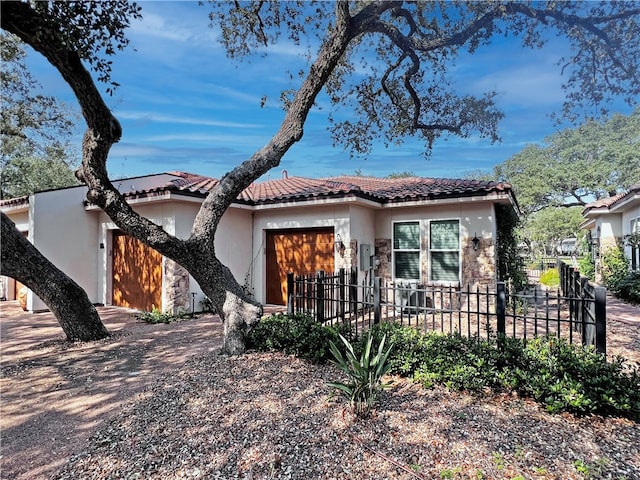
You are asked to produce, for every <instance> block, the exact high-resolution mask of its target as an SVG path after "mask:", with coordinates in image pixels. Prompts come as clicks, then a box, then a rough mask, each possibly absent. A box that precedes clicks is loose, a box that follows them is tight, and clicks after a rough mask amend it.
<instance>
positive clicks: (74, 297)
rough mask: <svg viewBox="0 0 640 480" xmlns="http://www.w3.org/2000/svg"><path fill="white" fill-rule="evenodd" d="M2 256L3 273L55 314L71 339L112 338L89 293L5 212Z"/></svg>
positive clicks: (1, 245) (0, 251) (0, 249)
mask: <svg viewBox="0 0 640 480" xmlns="http://www.w3.org/2000/svg"><path fill="white" fill-rule="evenodd" d="M1 215H2V243H1V244H0V257H1V264H0V267H1V268H2V274H3V275H6V276H9V277H12V278H15V279H16V280H18V281H20V282H21V283H23V284H24V285H26V286H27V287H28V288H30V289H31V291H32V292H33V293H35V294H36V295H38V296H39V297H40V298H41V299H42V301H43V302H44V303H45V304H46V305H47V307H49V309H50V310H51V312H53V314H54V315H55V317H56V319H57V320H58V323H59V324H60V326H61V327H62V330H63V331H64V333H65V335H66V336H67V340H69V341H72V342H73V341H89V340H100V339H101V338H105V337H108V336H109V332H108V331H107V329H106V327H105V326H104V325H103V323H102V321H101V320H100V317H99V315H98V312H97V311H96V309H95V307H94V306H93V304H92V303H91V301H90V300H89V297H88V296H87V293H86V292H85V291H84V290H83V289H82V288H81V287H80V286H79V285H78V284H77V283H76V282H74V281H73V280H72V279H71V278H69V277H68V276H67V275H66V274H65V273H64V272H62V271H61V270H59V269H58V268H56V266H55V265H54V264H53V263H51V262H50V261H49V260H47V258H46V257H44V255H42V254H41V253H40V251H39V250H38V249H37V248H36V247H34V246H33V245H32V244H31V242H29V241H28V240H27V239H26V238H25V237H24V236H23V235H22V234H21V233H20V232H19V231H18V230H17V229H16V226H15V224H14V223H13V222H12V221H11V220H10V219H9V217H7V216H6V215H5V214H4V213H2V214H1Z"/></svg>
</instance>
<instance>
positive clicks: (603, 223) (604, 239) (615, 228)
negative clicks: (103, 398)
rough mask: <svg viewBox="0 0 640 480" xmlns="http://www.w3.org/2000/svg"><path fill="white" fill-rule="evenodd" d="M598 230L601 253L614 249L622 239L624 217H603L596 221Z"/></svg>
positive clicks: (614, 215)
mask: <svg viewBox="0 0 640 480" xmlns="http://www.w3.org/2000/svg"><path fill="white" fill-rule="evenodd" d="M596 230H597V231H598V235H599V238H600V251H601V252H604V251H605V250H607V249H609V248H611V247H614V246H616V245H617V242H618V241H619V240H620V239H621V238H622V216H621V215H620V214H610V215H602V216H601V217H599V218H597V219H596Z"/></svg>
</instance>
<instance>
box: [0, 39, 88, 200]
mask: <svg viewBox="0 0 640 480" xmlns="http://www.w3.org/2000/svg"><path fill="white" fill-rule="evenodd" d="M0 56H1V58H2V71H1V72H0V91H2V95H1V96H0V106H1V109H0V140H1V141H0V198H12V197H18V196H22V195H28V194H30V193H33V192H35V191H38V190H46V189H50V188H57V187H65V186H69V185H73V184H77V183H78V181H77V180H76V178H75V176H74V174H73V171H74V170H75V168H77V167H78V165H79V163H80V162H79V161H76V160H74V159H73V157H72V154H71V152H72V148H71V146H70V143H69V139H70V137H71V135H72V132H73V128H74V125H75V122H74V117H75V116H74V114H73V113H72V112H71V110H70V109H69V108H68V107H67V106H65V105H63V104H60V103H59V102H58V101H57V100H56V99H55V98H54V97H50V96H44V95H40V94H39V93H38V91H39V90H40V88H41V87H40V85H39V84H38V82H37V81H36V80H35V79H34V78H33V77H32V75H31V74H30V73H29V71H28V70H27V67H26V65H25V62H24V60H25V57H26V53H25V50H24V48H23V45H22V42H21V41H20V40H19V39H18V38H17V37H15V36H14V35H12V34H9V33H2V34H0Z"/></svg>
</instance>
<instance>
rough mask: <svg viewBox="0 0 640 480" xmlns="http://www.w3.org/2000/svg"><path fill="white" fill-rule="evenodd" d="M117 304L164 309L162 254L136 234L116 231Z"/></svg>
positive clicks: (114, 243)
mask: <svg viewBox="0 0 640 480" xmlns="http://www.w3.org/2000/svg"><path fill="white" fill-rule="evenodd" d="M112 303H113V305H117V306H119V307H127V308H135V309H137V310H142V311H145V312H150V311H151V310H153V308H154V307H155V308H157V309H158V310H161V309H162V255H160V254H159V253H158V252H156V251H155V250H154V249H152V248H150V247H148V246H146V245H145V244H144V243H142V242H140V241H139V240H137V239H136V238H133V237H130V236H129V235H125V234H124V233H122V232H119V231H116V232H114V233H113V298H112Z"/></svg>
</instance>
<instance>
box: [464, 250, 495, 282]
mask: <svg viewBox="0 0 640 480" xmlns="http://www.w3.org/2000/svg"><path fill="white" fill-rule="evenodd" d="M463 242H465V243H463V245H464V246H463V248H462V255H463V257H462V279H461V280H462V285H463V286H466V285H472V286H474V287H475V286H479V287H480V288H484V287H486V286H487V285H488V286H489V287H493V288H495V282H496V258H495V252H496V249H495V246H494V245H493V243H490V242H489V241H487V240H481V241H480V244H479V245H478V250H474V249H473V245H472V244H471V240H470V239H467V240H463Z"/></svg>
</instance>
